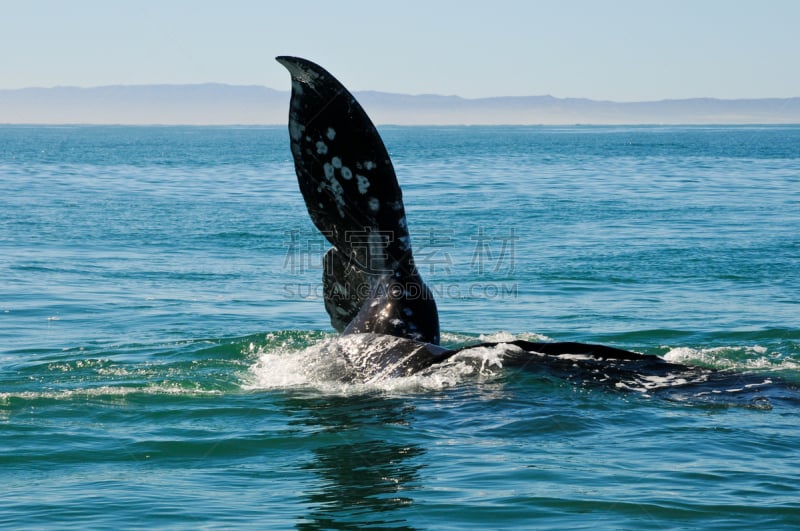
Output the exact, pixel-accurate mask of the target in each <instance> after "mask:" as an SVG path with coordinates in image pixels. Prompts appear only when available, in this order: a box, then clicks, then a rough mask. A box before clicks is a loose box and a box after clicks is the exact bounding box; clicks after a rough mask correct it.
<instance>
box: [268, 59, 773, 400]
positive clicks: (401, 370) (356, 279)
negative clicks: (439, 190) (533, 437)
mask: <svg viewBox="0 0 800 531" xmlns="http://www.w3.org/2000/svg"><path fill="white" fill-rule="evenodd" d="M276 59H277V61H278V62H279V63H280V64H282V65H283V66H284V67H286V69H287V70H288V71H289V74H290V76H291V87H292V89H291V98H290V103H289V120H288V129H289V144H290V149H291V154H292V158H293V162H294V168H295V173H296V175H297V181H298V184H299V188H300V192H301V194H302V196H303V199H304V201H305V205H306V208H307V210H308V214H309V216H310V218H311V221H312V222H313V224H314V225H315V226H316V228H317V229H318V230H319V231H320V232H321V234H322V235H324V237H325V238H326V239H327V241H328V242H329V243H330V245H331V247H330V249H329V250H327V252H326V253H325V255H324V257H323V272H322V285H323V296H324V305H325V309H326V311H327V313H328V315H329V317H330V322H331V326H332V327H333V329H334V330H336V331H337V332H338V334H339V335H338V336H337V338H336V340H335V341H333V342H330V343H329V344H327V345H326V352H328V353H329V354H330V355H331V356H336V357H337V358H338V359H344V360H345V361H346V365H347V368H348V370H347V371H346V372H345V373H343V374H342V375H341V379H342V380H346V381H354V382H374V381H378V380H380V379H384V378H393V377H405V376H410V375H414V374H417V373H420V372H422V371H426V370H430V369H431V368H432V367H436V366H438V365H442V364H444V363H447V362H448V360H451V359H453V358H454V357H456V356H458V355H460V354H464V353H468V352H469V351H478V350H479V349H486V348H491V349H495V350H496V351H497V350H498V349H499V351H500V352H501V353H502V363H503V366H509V367H518V368H523V369H525V370H528V371H533V372H536V371H542V372H545V373H547V374H548V375H554V374H555V375H557V376H560V377H563V378H566V379H571V380H576V379H577V380H579V381H581V382H589V383H597V384H600V385H605V386H608V387H613V388H615V389H620V388H622V389H627V388H637V389H647V390H652V389H654V388H656V389H658V388H673V389H674V388H675V384H676V382H677V383H678V384H679V385H678V386H679V387H680V386H685V385H689V384H692V385H695V386H697V385H699V386H701V388H704V387H703V386H706V387H707V386H712V387H713V386H715V385H725V381H726V380H725V379H726V378H728V377H729V376H730V375H729V374H728V373H727V372H725V371H721V370H720V371H717V370H714V369H708V368H701V367H693V366H687V365H683V364H680V363H674V362H670V361H667V360H665V359H663V358H661V357H659V356H655V355H651V354H642V353H638V352H632V351H628V350H623V349H619V348H615V347H610V346H605V345H597V344H588V343H577V342H549V341H541V342H540V341H527V340H521V339H514V340H511V341H504V342H500V341H497V342H480V343H476V344H470V345H465V346H462V347H458V348H447V347H444V346H442V345H440V330H439V314H438V310H437V305H436V301H435V300H434V297H433V293H432V291H431V290H430V289H429V288H428V287H427V286H426V285H425V282H424V281H423V279H422V276H421V275H420V272H419V270H418V269H417V267H416V266H415V264H414V256H413V251H412V246H411V239H410V232H409V226H408V221H407V218H406V214H405V207H404V204H403V197H402V190H401V188H400V186H399V184H398V180H397V176H396V174H395V170H394V167H393V165H392V161H391V159H390V157H389V154H388V152H387V150H386V147H385V145H384V143H383V140H382V139H381V136H380V134H379V133H378V130H377V129H376V127H375V125H374V124H373V123H372V121H371V120H370V118H369V116H367V113H366V112H365V111H364V109H363V108H362V107H361V105H360V104H359V103H358V101H357V100H356V98H355V97H354V96H353V95H352V94H351V93H350V92H349V91H348V90H347V89H346V88H345V87H344V85H342V83H340V82H339V81H338V80H337V79H336V78H335V77H334V76H333V75H331V74H330V73H329V72H328V71H327V70H325V69H324V68H322V67H321V66H319V65H317V64H315V63H313V62H311V61H309V60H307V59H303V58H299V57H291V56H279V57H277V58H276ZM733 378H734V380H735V383H736V384H737V385H739V384H741V383H742V379H741V375H735V376H734V377H733ZM769 383H770V382H769V381H766V380H763V378H759V377H756V378H755V379H754V380H753V381H752V382H750V384H749V385H750V387H749V388H748V389H750V390H751V391H754V392H757V391H758V389H759V386H761V385H768V384H769ZM640 384H641V385H640ZM637 386H639V387H637Z"/></svg>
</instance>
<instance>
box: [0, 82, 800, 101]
mask: <svg viewBox="0 0 800 531" xmlns="http://www.w3.org/2000/svg"><path fill="white" fill-rule="evenodd" d="M211 86H216V87H229V88H249V89H253V88H256V89H264V90H267V91H271V92H277V93H282V94H287V95H288V94H290V92H291V91H290V90H284V89H276V88H272V87H269V86H267V85H258V84H246V85H245V84H233V83H225V82H218V81H207V82H202V83H134V84H124V83H116V84H108V85H91V86H80V85H53V86H48V87H46V86H28V87H19V88H0V93H2V92H20V91H26V90H65V89H67V90H99V89H113V88H146V87H172V88H178V87H211ZM351 92H352V93H353V94H380V95H387V96H407V97H412V98H425V97H435V98H453V99H459V100H463V101H481V100H495V99H526V98H552V99H556V100H562V101H569V100H573V101H592V102H598V103H619V104H633V103H660V102H676V101H696V100H707V101H708V100H712V101H763V100H794V99H800V95H798V96H760V97H739V98H723V97H718V96H689V97H665V98H661V99H649V100H627V101H625V100H609V99H594V98H590V97H586V96H580V97H578V96H554V95H552V94H529V95H520V96H481V97H474V98H473V97H465V96H460V95H458V94H438V93H433V92H425V93H405V92H387V91H383V90H374V89H364V90H353V91H351Z"/></svg>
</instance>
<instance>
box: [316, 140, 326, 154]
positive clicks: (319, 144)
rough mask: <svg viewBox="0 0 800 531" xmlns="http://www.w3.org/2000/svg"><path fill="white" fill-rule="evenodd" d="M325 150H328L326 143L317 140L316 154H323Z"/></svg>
mask: <svg viewBox="0 0 800 531" xmlns="http://www.w3.org/2000/svg"><path fill="white" fill-rule="evenodd" d="M327 152H328V145H327V144H326V143H325V142H323V141H322V140H320V141H319V142H317V154H318V155H324V154H325V153H327Z"/></svg>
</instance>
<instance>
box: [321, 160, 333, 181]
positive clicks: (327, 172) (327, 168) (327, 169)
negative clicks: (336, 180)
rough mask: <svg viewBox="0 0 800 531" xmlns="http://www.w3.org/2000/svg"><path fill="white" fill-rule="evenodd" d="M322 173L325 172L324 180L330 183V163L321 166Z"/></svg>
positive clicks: (331, 176)
mask: <svg viewBox="0 0 800 531" xmlns="http://www.w3.org/2000/svg"><path fill="white" fill-rule="evenodd" d="M322 171H324V172H325V178H326V179H328V180H329V181H330V180H331V179H333V166H332V165H331V163H330V162H326V163H325V164H324V165H323V166H322Z"/></svg>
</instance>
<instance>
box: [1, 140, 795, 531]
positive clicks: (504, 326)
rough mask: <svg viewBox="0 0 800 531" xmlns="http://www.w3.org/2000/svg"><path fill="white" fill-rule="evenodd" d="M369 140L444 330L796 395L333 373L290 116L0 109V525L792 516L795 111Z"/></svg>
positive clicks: (506, 376)
mask: <svg viewBox="0 0 800 531" xmlns="http://www.w3.org/2000/svg"><path fill="white" fill-rule="evenodd" d="M381 133H382V134H383V136H384V140H385V142H386V144H387V147H388V148H389V151H390V153H391V155H392V157H393V160H394V162H395V167H396V170H397V173H398V178H399V181H400V184H401V186H402V187H403V190H404V195H405V202H406V210H407V213H408V217H409V225H410V230H411V234H412V239H413V245H414V249H415V255H416V257H417V263H418V266H419V267H420V269H421V272H422V274H423V275H424V277H425V279H426V281H427V282H428V283H429V285H430V286H431V288H432V289H433V290H434V293H435V294H436V296H437V300H438V304H439V309H440V317H441V325H442V330H443V331H444V334H443V341H444V342H445V343H447V344H450V345H460V344H465V343H468V342H470V341H477V340H478V339H479V338H483V339H486V338H489V339H494V340H502V339H504V338H511V337H512V336H516V337H524V338H549V339H554V340H561V341H584V342H601V343H605V344H611V345H614V346H618V347H622V348H626V349H631V350H636V351H639V352H645V353H650V354H657V355H660V356H664V357H666V358H667V359H670V360H672V361H678V362H683V363H691V364H697V365H702V366H704V367H713V368H719V369H734V370H737V371H740V372H743V373H752V372H757V373H764V377H765V378H774V379H775V380H776V381H783V382H785V383H786V385H783V386H782V387H780V388H779V389H777V388H776V389H775V390H773V392H771V393H770V392H766V393H765V396H762V397H758V398H756V399H754V400H752V401H750V400H744V401H743V400H739V399H737V396H738V395H736V393H735V392H731V391H730V390H724V391H720V392H718V393H716V394H713V393H712V394H710V395H708V396H706V397H705V398H704V399H703V400H691V399H689V400H670V399H663V398H659V397H658V396H653V395H651V394H648V393H647V392H646V391H645V390H641V391H624V390H609V389H601V388H593V387H587V386H584V385H582V384H581V383H580V382H579V381H573V380H569V379H564V378H561V377H555V376H552V377H551V376H548V375H547V374H532V373H527V372H519V371H514V370H512V369H508V368H507V369H503V368H500V367H498V366H497V365H496V364H494V363H493V360H492V359H490V358H487V359H485V360H478V361H477V362H473V363H471V364H470V363H466V362H465V363H463V364H454V365H451V366H449V367H448V368H447V369H446V370H445V369H442V370H441V371H439V372H434V373H433V374H427V375H425V376H418V377H412V378H403V379H395V380H390V381H384V382H380V383H378V384H374V385H371V386H363V385H362V386H357V385H344V384H338V383H336V382H332V381H326V380H325V379H324V378H321V377H320V376H319V374H316V373H314V372H310V371H308V370H306V365H307V362H308V356H309V354H308V352H309V350H310V351H313V347H312V346H313V345H314V344H316V343H318V342H320V341H321V340H323V339H324V338H326V337H329V336H330V335H331V333H332V332H331V329H330V325H329V322H328V318H327V315H326V314H325V311H324V309H323V304H322V301H321V300H320V277H321V267H320V259H321V256H322V253H323V252H324V250H325V249H326V247H327V245H326V244H325V243H324V241H323V239H322V238H321V237H320V236H318V235H317V233H316V232H315V230H314V228H313V226H312V225H311V223H310V221H309V220H308V215H307V213H306V211H305V206H304V204H303V201H302V198H301V196H300V193H299V191H298V188H297V183H296V180H295V176H294V169H293V166H292V163H291V160H290V152H289V146H288V133H287V131H286V129H285V128H284V127H274V128H273V127H257V128H238V127H208V128H206V127H82V126H81V127H79V126H76V127H33V126H31V127H26V126H2V127H0V485H2V487H1V488H0V526H2V527H7V528H20V529H47V528H53V529H64V528H111V529H125V528H147V529H158V528H168V529H179V528H220V527H224V528H238V527H253V528H259V529H267V528H270V529H287V528H299V529H360V528H375V529H377V528H381V529H486V528H508V529H522V528H561V529H586V528H592V529H596V528H625V529H642V528H647V529H674V528H698V527H701V528H707V529H729V528H742V529H745V528H747V529H752V528H762V529H778V528H786V529H789V528H797V527H798V526H800V399H798V397H799V396H800V391H798V390H797V387H796V386H797V385H798V384H800V126H776V127H771V126H770V127H578V126H576V127H408V128H407V127H383V128H381ZM308 347H312V348H311V349H308ZM767 391H769V390H767Z"/></svg>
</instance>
